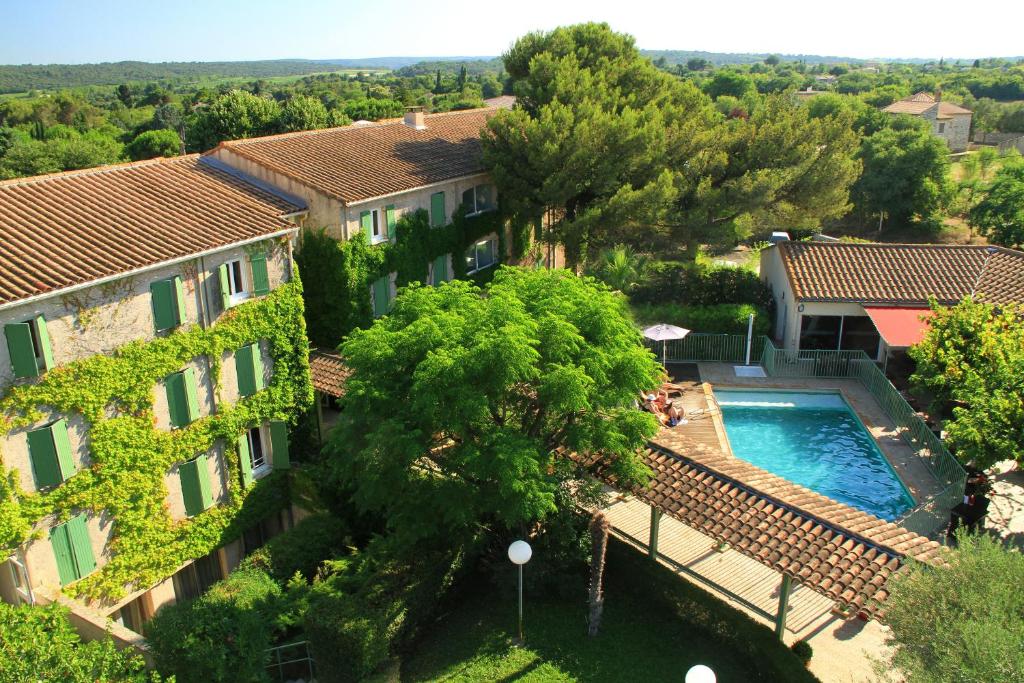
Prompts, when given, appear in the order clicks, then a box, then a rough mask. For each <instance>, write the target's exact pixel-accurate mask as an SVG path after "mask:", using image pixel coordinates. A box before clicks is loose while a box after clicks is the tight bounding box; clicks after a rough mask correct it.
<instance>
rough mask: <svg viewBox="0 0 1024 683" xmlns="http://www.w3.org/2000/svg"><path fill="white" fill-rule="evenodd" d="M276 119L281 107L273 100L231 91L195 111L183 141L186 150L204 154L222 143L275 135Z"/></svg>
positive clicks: (277, 119)
mask: <svg viewBox="0 0 1024 683" xmlns="http://www.w3.org/2000/svg"><path fill="white" fill-rule="evenodd" d="M280 117H281V107H280V106H279V105H278V104H277V102H275V101H274V100H272V99H269V98H266V97H260V96H259V95H253V94H252V93H249V92H246V91H244V90H232V91H231V92H229V93H225V94H224V95H221V96H219V97H217V98H216V99H215V100H213V102H211V103H209V104H208V105H204V106H198V107H197V108H196V110H195V111H194V112H193V114H192V115H191V116H190V117H189V120H188V125H187V133H186V135H185V139H186V142H187V144H188V147H189V149H190V150H192V151H204V150H207V149H210V148H212V147H216V146H217V145H218V144H219V143H220V142H222V141H224V140H238V139H241V138H252V137H258V136H260V135H269V134H271V133H276V132H277V127H278V124H279V119H280Z"/></svg>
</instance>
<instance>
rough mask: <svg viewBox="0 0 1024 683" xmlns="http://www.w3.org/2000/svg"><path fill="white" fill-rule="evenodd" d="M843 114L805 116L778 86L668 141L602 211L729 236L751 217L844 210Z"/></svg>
mask: <svg viewBox="0 0 1024 683" xmlns="http://www.w3.org/2000/svg"><path fill="white" fill-rule="evenodd" d="M851 122H852V116H851V115H849V114H848V113H846V112H839V113H836V114H830V115H825V116H821V117H818V118H812V117H811V116H809V113H808V110H807V108H806V107H804V106H802V105H800V104H797V103H794V102H793V101H792V100H791V99H790V98H788V97H786V96H770V97H768V98H767V99H766V100H765V101H764V102H763V103H762V104H761V106H760V107H758V109H757V110H756V111H755V113H754V114H753V116H751V117H750V118H749V119H746V118H733V119H721V120H719V121H717V122H716V124H715V125H714V126H710V127H708V128H706V129H704V130H703V131H700V132H699V133H698V134H697V136H696V137H690V138H688V139H687V140H686V141H674V142H673V144H671V145H670V146H669V151H668V154H667V155H666V164H665V169H664V170H663V171H662V172H661V173H660V174H659V175H658V177H657V178H655V179H654V180H653V181H652V182H650V183H648V184H646V185H644V186H641V187H637V188H634V187H630V186H626V187H623V188H621V189H620V190H619V192H618V193H617V194H616V196H615V197H614V198H613V199H612V200H611V201H610V202H609V205H608V208H607V209H606V211H605V215H606V216H610V217H613V218H614V219H615V220H616V222H617V223H620V224H628V223H630V222H631V221H633V222H635V223H636V224H637V225H638V226H639V227H641V228H642V229H643V231H644V232H645V233H647V234H654V235H660V236H661V237H662V238H663V239H664V240H666V241H667V242H669V243H673V244H677V245H681V244H685V245H686V252H685V253H686V255H687V257H688V258H690V259H693V258H695V257H696V254H697V251H698V248H699V245H701V244H708V243H710V244H724V245H728V244H734V243H735V242H736V241H737V240H740V239H743V238H746V237H748V236H749V235H750V234H751V232H752V230H753V229H754V228H755V227H757V228H760V229H762V230H764V229H785V228H792V227H797V228H816V227H818V226H820V225H821V222H822V221H823V220H825V219H828V218H836V217H839V216H842V215H844V214H845V213H846V212H847V211H848V210H849V202H848V197H849V188H850V185H851V183H853V181H854V180H855V179H856V177H857V174H858V172H859V170H860V164H859V163H858V162H857V161H856V160H855V159H854V152H855V150H856V146H857V136H856V134H855V133H854V132H853V129H852V128H851Z"/></svg>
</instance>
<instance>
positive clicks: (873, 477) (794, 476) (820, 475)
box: [715, 389, 914, 521]
mask: <svg viewBox="0 0 1024 683" xmlns="http://www.w3.org/2000/svg"><path fill="white" fill-rule="evenodd" d="M715 398H716V399H717V400H718V404H719V405H720V406H721V408H722V419H723V421H724V422H725V431H726V434H727V435H728V437H729V444H730V445H731V446H732V451H733V454H734V455H735V456H736V457H737V458H741V459H743V460H746V461H747V462H749V463H751V464H753V465H757V466H758V467H760V468H762V469H765V470H768V471H769V472H772V473H774V474H777V475H779V476H780V477H783V478H785V479H788V480H789V481H792V482H794V483H797V484H800V485H802V486H806V487H807V488H809V489H812V490H814V491H817V492H818V493H821V494H823V495H826V496H828V497H829V498H832V499H834V500H838V501H840V502H843V503H846V504H847V505H852V506H853V507H855V508H858V509H861V510H864V511H865V512H870V513H871V514H873V515H877V516H878V517H881V518H882V519H886V520H889V521H892V520H894V519H896V518H897V517H899V516H900V515H901V514H902V513H903V512H905V511H906V510H908V509H910V508H911V507H913V506H914V499H913V498H912V497H911V495H910V493H909V492H908V491H907V489H906V487H905V486H904V485H903V482H901V481H900V479H899V477H898V476H896V472H895V471H893V469H892V466H891V465H890V464H889V461H888V460H886V459H885V456H884V455H882V452H881V451H879V450H878V445H877V444H876V443H875V440H874V438H873V437H872V436H871V434H869V433H868V431H867V429H866V428H865V427H864V425H863V424H862V423H861V421H860V418H858V417H857V415H856V414H855V413H854V412H853V411H852V410H851V409H850V406H849V405H848V404H847V403H846V400H845V399H843V397H842V396H841V395H840V394H839V393H836V392H832V393H828V392H822V393H818V392H796V391H750V390H733V389H715Z"/></svg>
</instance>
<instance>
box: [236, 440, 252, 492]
mask: <svg viewBox="0 0 1024 683" xmlns="http://www.w3.org/2000/svg"><path fill="white" fill-rule="evenodd" d="M238 463H239V465H240V467H241V470H242V486H243V487H245V486H248V485H249V484H251V483H252V454H251V451H250V450H249V433H248V431H247V432H246V433H245V434H242V435H241V436H240V437H238Z"/></svg>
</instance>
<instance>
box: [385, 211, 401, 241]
mask: <svg viewBox="0 0 1024 683" xmlns="http://www.w3.org/2000/svg"><path fill="white" fill-rule="evenodd" d="M384 221H385V222H386V223H387V226H388V237H390V238H392V239H394V237H395V226H396V225H398V216H397V214H396V213H395V205H394V204H388V205H387V206H385V207H384Z"/></svg>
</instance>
